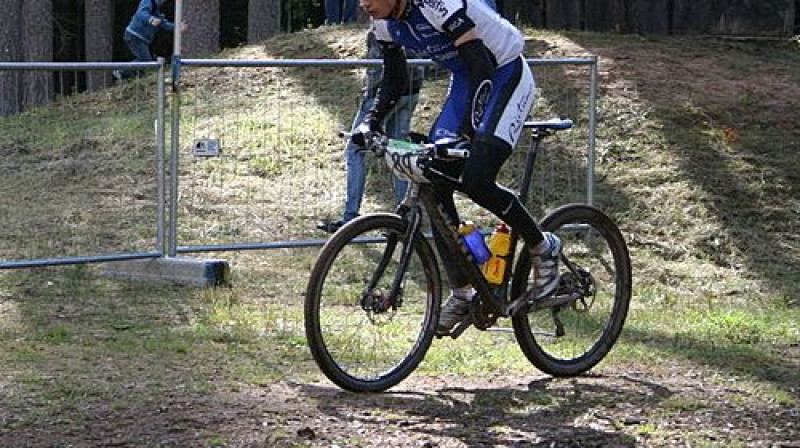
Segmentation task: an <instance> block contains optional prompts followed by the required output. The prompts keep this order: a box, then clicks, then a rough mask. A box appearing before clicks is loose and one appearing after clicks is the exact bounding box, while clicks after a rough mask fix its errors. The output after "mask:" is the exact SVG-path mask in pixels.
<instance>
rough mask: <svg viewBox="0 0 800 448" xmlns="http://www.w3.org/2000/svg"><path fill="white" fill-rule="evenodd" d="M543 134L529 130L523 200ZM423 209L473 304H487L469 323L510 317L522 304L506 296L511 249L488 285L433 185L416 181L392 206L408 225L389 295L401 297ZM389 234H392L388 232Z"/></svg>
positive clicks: (441, 177) (482, 324)
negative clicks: (498, 276) (496, 280)
mask: <svg viewBox="0 0 800 448" xmlns="http://www.w3.org/2000/svg"><path fill="white" fill-rule="evenodd" d="M547 135H549V132H548V131H547V130H546V129H534V130H533V140H534V143H533V146H532V147H531V149H529V150H528V152H527V154H526V159H525V168H524V173H523V180H522V184H521V186H520V191H519V193H518V197H519V199H520V200H521V201H523V202H524V201H526V200H527V197H528V190H529V184H530V181H531V177H532V176H533V167H534V165H535V162H536V154H537V152H538V149H539V145H540V144H541V141H542V139H543V138H544V137H545V136H547ZM431 174H432V175H433V176H435V181H436V182H445V183H448V184H450V185H451V186H453V187H455V188H456V189H459V186H460V185H461V183H460V182H459V181H458V180H457V179H453V178H450V177H449V176H447V175H445V174H443V173H441V172H438V171H436V170H433V169H431ZM423 209H424V210H425V211H426V212H427V213H428V216H429V218H430V221H431V225H432V226H433V227H434V228H435V229H436V230H437V231H438V232H439V234H440V235H442V239H443V241H444V243H445V245H446V247H447V250H448V252H449V255H450V257H452V258H451V261H452V262H455V263H456V264H457V266H458V268H459V269H460V270H461V271H462V272H464V274H465V275H466V277H467V279H468V280H469V282H470V284H471V285H472V287H473V288H475V290H476V291H477V296H478V298H479V300H478V301H476V304H477V305H483V306H486V307H488V310H483V311H488V312H489V313H477V312H473V319H472V322H471V325H475V326H476V327H477V328H479V329H486V328H488V327H490V326H492V325H493V324H494V322H495V321H496V320H497V318H499V317H510V316H512V315H513V314H514V313H516V312H517V311H518V310H519V309H520V308H521V307H522V305H524V303H525V301H524V300H510V299H509V297H508V295H509V283H510V282H511V279H512V271H513V265H514V261H515V251H513V250H512V251H511V252H510V253H509V254H508V255H507V259H506V267H505V270H506V271H505V274H504V276H503V282H502V283H501V284H500V285H499V286H492V285H490V284H489V283H488V282H487V281H486V279H485V277H484V276H483V273H482V272H481V271H480V269H479V268H478V266H477V265H476V264H475V263H474V261H473V259H472V255H471V254H470V252H469V250H468V249H467V247H466V246H465V244H464V242H463V241H462V240H461V238H459V236H458V233H457V231H456V229H455V228H454V227H453V226H451V225H450V224H448V223H447V219H446V218H445V216H444V215H443V213H442V212H441V211H440V210H439V208H438V207H437V203H436V199H435V197H434V192H433V186H432V185H431V184H422V183H417V182H411V183H410V185H409V188H408V192H407V194H406V197H405V199H404V200H403V202H402V203H401V204H400V205H399V206H398V208H397V210H396V212H397V214H398V215H400V216H401V217H403V219H405V220H406V221H407V222H408V223H409V226H408V228H407V230H406V233H405V235H403V240H404V241H403V242H404V245H403V247H404V253H403V254H401V258H400V269H398V271H397V273H396V275H395V278H394V279H393V282H392V291H391V292H390V294H389V297H392V298H397V297H402V294H401V285H402V280H403V278H402V277H403V273H404V272H405V271H406V268H407V264H408V260H409V258H410V255H411V251H412V248H413V247H414V241H415V239H416V238H420V237H422V232H421V229H420V226H421V223H422V210H423ZM390 238H396V236H390ZM510 238H511V247H512V248H514V247H516V245H517V242H518V241H519V235H518V234H517V233H516V232H514V231H513V229H512V232H511V236H510ZM396 244H397V242H396V240H395V241H389V244H388V245H387V248H386V253H385V254H384V257H383V260H382V261H381V262H380V263H379V266H378V269H377V270H376V272H375V274H374V276H373V280H372V281H371V282H370V284H369V285H368V287H367V289H366V290H365V291H369V290H371V289H372V288H374V286H375V284H376V283H377V281H378V279H379V278H380V276H381V275H382V273H383V270H384V268H385V267H386V264H387V263H388V259H389V257H390V255H391V254H392V253H393V252H394V250H395V247H396ZM512 299H516V298H512ZM397 305H398V304H396V303H395V304H393V306H397ZM484 317H485V318H484ZM468 326H469V324H468V325H464V327H463V328H459V327H457V328H456V330H454V331H453V332H452V333H451V335H452V336H454V337H457V336H458V334H460V333H461V332H463V331H464V330H465V329H466V328H467V327H468Z"/></svg>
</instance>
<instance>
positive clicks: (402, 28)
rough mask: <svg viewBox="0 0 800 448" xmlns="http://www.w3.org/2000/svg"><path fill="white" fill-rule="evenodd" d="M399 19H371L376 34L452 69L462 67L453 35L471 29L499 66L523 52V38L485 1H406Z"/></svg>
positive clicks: (382, 38) (383, 39) (381, 39)
mask: <svg viewBox="0 0 800 448" xmlns="http://www.w3.org/2000/svg"><path fill="white" fill-rule="evenodd" d="M408 2H409V3H408V6H407V9H406V14H405V15H404V16H403V17H402V19H400V20H395V19H380V20H374V21H373V25H372V26H373V29H374V32H375V36H376V37H377V39H378V40H379V41H382V42H393V43H396V44H399V45H401V46H403V47H406V48H410V49H413V50H417V51H419V52H422V53H425V54H427V55H429V56H430V58H431V59H433V60H434V61H436V62H437V63H439V64H441V65H443V66H445V67H447V68H448V69H450V70H451V71H454V72H457V71H461V70H464V69H465V67H464V64H463V62H462V61H461V58H460V57H459V55H458V51H457V50H456V47H455V45H454V44H453V37H452V36H460V35H461V34H463V33H465V32H467V31H469V30H470V29H474V30H475V33H476V34H477V36H478V38H480V39H481V40H482V41H483V44H484V45H485V46H486V48H487V49H488V50H489V53H490V54H491V55H492V57H493V59H494V60H495V61H497V65H498V67H502V66H503V65H505V64H507V63H509V62H511V61H513V60H514V59H515V58H517V57H519V55H520V54H522V49H523V47H524V44H525V40H524V38H523V37H522V34H521V33H520V32H519V30H517V29H516V28H515V27H514V26H513V25H511V24H510V23H509V22H508V21H507V20H506V19H504V18H502V17H500V15H499V14H497V12H495V11H494V10H492V8H491V7H489V6H488V5H487V4H486V3H485V2H484V0H408Z"/></svg>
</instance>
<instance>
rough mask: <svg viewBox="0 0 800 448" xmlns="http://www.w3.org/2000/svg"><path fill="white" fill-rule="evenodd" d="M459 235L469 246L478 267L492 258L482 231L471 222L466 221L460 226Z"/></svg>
mask: <svg viewBox="0 0 800 448" xmlns="http://www.w3.org/2000/svg"><path fill="white" fill-rule="evenodd" d="M458 234H459V235H461V239H462V240H463V241H464V244H466V245H467V249H469V253H470V254H472V259H473V261H474V262H475V264H477V265H479V266H480V265H482V264H484V263H486V260H488V259H489V257H491V254H490V253H489V248H488V247H487V246H486V241H484V239H483V234H482V233H481V230H480V229H479V228H478V226H476V225H475V224H474V223H473V222H471V221H465V222H463V223H461V224H460V225H459V226H458Z"/></svg>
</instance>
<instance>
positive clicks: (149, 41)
mask: <svg viewBox="0 0 800 448" xmlns="http://www.w3.org/2000/svg"><path fill="white" fill-rule="evenodd" d="M165 1H166V0H141V2H139V7H138V8H136V13H135V14H134V15H133V17H131V21H130V23H129V24H128V26H127V28H125V34H124V35H123V40H124V41H125V45H127V46H128V49H129V50H130V51H131V53H133V57H134V61H137V62H144V61H152V60H154V59H155V58H154V57H153V51H152V50H151V48H150V47H151V46H152V45H153V39H155V37H156V32H157V31H169V32H172V31H174V30H175V24H174V23H172V22H170V21H169V20H167V17H166V16H165V15H164V13H163V12H161V9H160V7H161V5H163V4H164V2H165ZM184 30H186V24H185V23H182V24H181V31H184ZM113 75H114V77H115V78H116V79H126V78H131V77H133V76H136V72H135V71H129V70H125V71H120V70H114V72H113Z"/></svg>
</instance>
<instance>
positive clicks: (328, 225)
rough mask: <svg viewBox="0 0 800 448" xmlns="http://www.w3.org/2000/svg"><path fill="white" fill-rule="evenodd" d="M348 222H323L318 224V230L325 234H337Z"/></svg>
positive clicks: (338, 220) (341, 220)
mask: <svg viewBox="0 0 800 448" xmlns="http://www.w3.org/2000/svg"><path fill="white" fill-rule="evenodd" d="M346 222H347V221H345V220H344V219H337V220H336V221H322V222H320V223H318V224H317V228H318V229H319V230H322V231H323V232H328V233H336V231H337V230H339V228H340V227H342V226H343V225H344V224H345V223H346Z"/></svg>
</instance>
